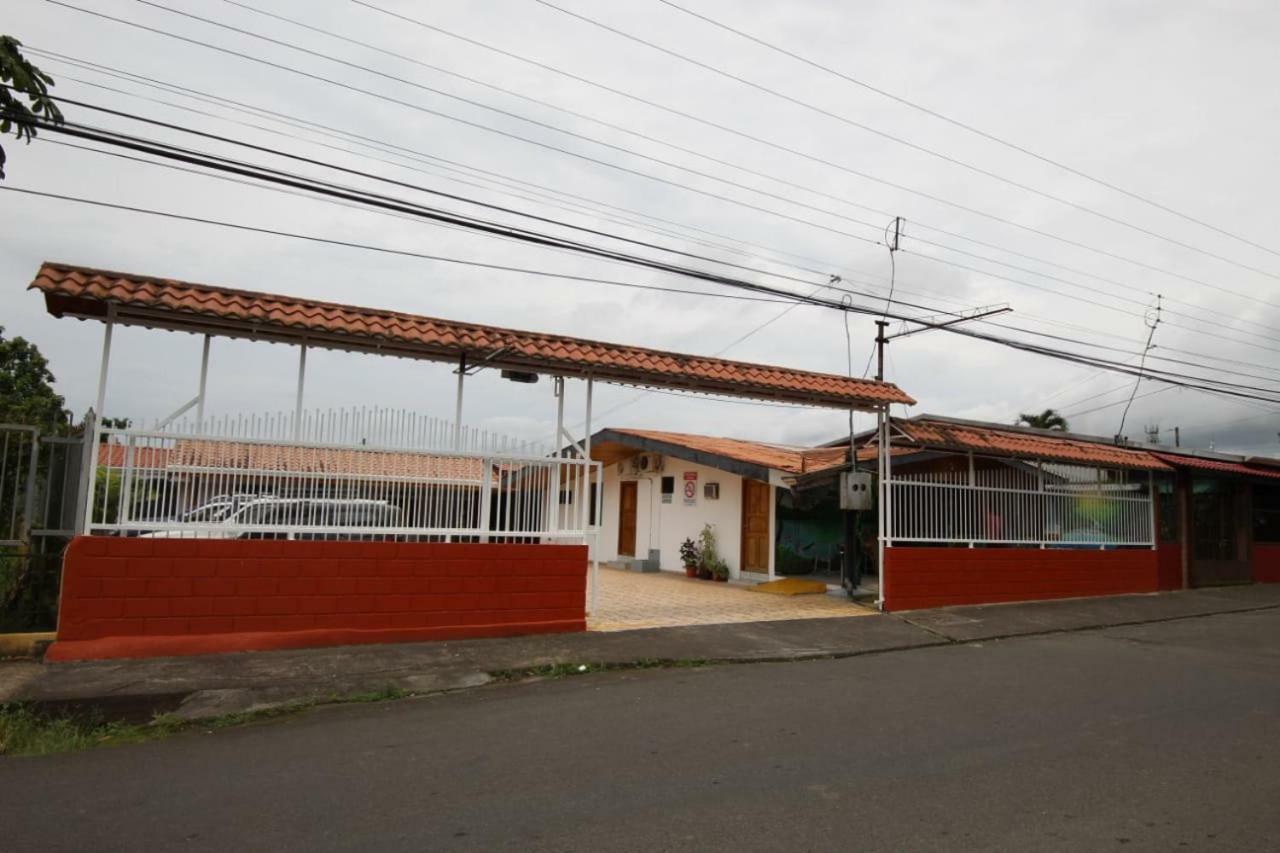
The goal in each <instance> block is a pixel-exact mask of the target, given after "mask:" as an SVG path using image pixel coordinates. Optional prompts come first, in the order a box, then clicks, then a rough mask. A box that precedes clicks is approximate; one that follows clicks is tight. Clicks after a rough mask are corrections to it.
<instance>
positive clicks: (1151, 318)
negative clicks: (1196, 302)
mask: <svg viewBox="0 0 1280 853" xmlns="http://www.w3.org/2000/svg"><path fill="white" fill-rule="evenodd" d="M1160 301H1161V296H1160V294H1158V293H1157V294H1156V304H1155V307H1153V308H1148V309H1147V312H1146V314H1144V315H1143V317H1142V322H1143V323H1144V324H1146V327H1147V329H1148V332H1147V345H1146V346H1145V347H1143V348H1142V359H1141V360H1140V361H1139V362H1138V378H1137V379H1135V380H1134V382H1133V390H1132V391H1131V392H1129V402H1127V403H1125V404H1124V413H1123V414H1121V415H1120V428H1119V429H1118V430H1116V444H1124V422H1125V419H1126V418H1128V417H1129V407H1130V406H1132V405H1133V398H1134V397H1136V396H1138V386H1139V385H1141V384H1142V371H1143V368H1145V367H1146V366H1147V353H1149V352H1151V350H1153V349H1155V347H1153V346H1152V345H1151V340H1152V338H1154V337H1155V335H1156V326H1159V325H1160Z"/></svg>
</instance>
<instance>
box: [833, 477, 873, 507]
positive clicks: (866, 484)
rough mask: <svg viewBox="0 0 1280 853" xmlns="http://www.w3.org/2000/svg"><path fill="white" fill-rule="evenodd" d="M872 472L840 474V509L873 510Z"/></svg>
mask: <svg viewBox="0 0 1280 853" xmlns="http://www.w3.org/2000/svg"><path fill="white" fill-rule="evenodd" d="M873 479H874V475H873V474H872V473H871V472H870V471H844V472H842V473H841V474H840V508H841V509H852V510H867V509H871V507H872V501H871V483H872V481H873Z"/></svg>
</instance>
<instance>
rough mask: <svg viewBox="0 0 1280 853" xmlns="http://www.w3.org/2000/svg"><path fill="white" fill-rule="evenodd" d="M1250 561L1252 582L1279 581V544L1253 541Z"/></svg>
mask: <svg viewBox="0 0 1280 853" xmlns="http://www.w3.org/2000/svg"><path fill="white" fill-rule="evenodd" d="M1250 562H1251V564H1252V565H1251V566H1250V568H1251V569H1252V571H1253V580H1254V583H1280V544H1274V543H1269V542H1254V543H1253V553H1252V555H1251V557H1250Z"/></svg>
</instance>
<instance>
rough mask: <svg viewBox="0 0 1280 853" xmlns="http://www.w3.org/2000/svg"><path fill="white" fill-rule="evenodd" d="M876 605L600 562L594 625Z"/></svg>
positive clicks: (856, 610) (626, 626) (690, 621)
mask: <svg viewBox="0 0 1280 853" xmlns="http://www.w3.org/2000/svg"><path fill="white" fill-rule="evenodd" d="M872 612H873V611H871V610H869V609H868V608H866V607H862V606H860V605H857V604H854V603H852V602H851V601H848V600H847V599H845V598H843V597H841V596H835V595H767V594H765V593H762V592H754V591H752V590H751V589H750V588H749V587H748V586H746V585H742V586H740V585H738V584H733V583H715V582H713V581H701V580H693V579H690V578H686V577H684V576H683V575H676V574H673V573H671V572H657V573H650V574H644V573H641V572H628V571H624V570H622V569H607V568H604V567H603V566H602V567H601V568H600V591H599V593H598V595H597V598H596V612H595V613H594V614H592V615H591V616H590V617H589V618H588V620H587V625H588V627H589V628H590V629H591V630H592V631H626V630H630V629H633V628H669V627H674V626H678V625H716V624H721V623H725V622H770V621H775V620H780V619H823V618H830V617H833V616H869V615H871V614H872Z"/></svg>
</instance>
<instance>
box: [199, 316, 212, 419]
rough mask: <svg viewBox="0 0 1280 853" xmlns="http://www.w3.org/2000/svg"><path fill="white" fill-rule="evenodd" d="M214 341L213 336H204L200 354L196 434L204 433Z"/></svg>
mask: <svg viewBox="0 0 1280 853" xmlns="http://www.w3.org/2000/svg"><path fill="white" fill-rule="evenodd" d="M211 340H213V338H212V336H210V335H205V336H204V347H203V348H202V349H201V352H200V391H199V394H198V395H197V397H196V399H198V400H199V401H200V402H198V403H196V432H200V433H203V432H204V392H205V388H206V387H208V384H209V342H210V341H211Z"/></svg>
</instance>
